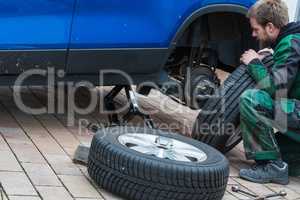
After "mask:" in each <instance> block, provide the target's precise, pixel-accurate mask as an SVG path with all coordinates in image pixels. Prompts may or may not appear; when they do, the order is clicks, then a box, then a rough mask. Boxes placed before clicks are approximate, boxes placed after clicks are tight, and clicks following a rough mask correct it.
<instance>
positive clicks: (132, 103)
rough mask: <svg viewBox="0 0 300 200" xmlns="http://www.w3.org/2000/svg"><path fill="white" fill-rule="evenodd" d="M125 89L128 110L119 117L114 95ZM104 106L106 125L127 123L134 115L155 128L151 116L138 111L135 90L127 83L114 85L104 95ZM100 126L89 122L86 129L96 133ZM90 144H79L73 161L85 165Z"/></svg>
mask: <svg viewBox="0 0 300 200" xmlns="http://www.w3.org/2000/svg"><path fill="white" fill-rule="evenodd" d="M122 89H124V90H125V93H126V97H127V100H128V102H129V110H128V112H127V113H126V114H125V115H124V116H123V117H122V118H120V117H119V115H118V114H117V113H116V106H115V101H114V99H115V97H116V96H117V95H118V94H119V93H120V92H121V91H122ZM104 106H105V109H106V110H107V111H109V112H110V113H109V115H108V119H109V125H108V126H122V125H124V126H125V125H127V123H128V122H129V121H130V120H132V119H133V118H134V117H135V116H138V117H141V118H142V119H143V120H144V123H145V125H146V126H147V127H149V128H155V126H154V123H153V121H152V119H151V117H150V116H149V115H148V114H145V113H142V112H141V111H140V108H139V105H138V102H137V97H136V95H135V92H134V91H133V89H132V87H131V86H128V85H123V86H122V85H120V86H115V87H114V88H113V89H112V90H111V91H110V92H109V93H108V94H107V95H106V96H105V97H104ZM101 127H102V126H99V125H98V124H93V123H90V124H89V125H88V126H87V128H88V130H90V131H92V132H94V133H96V132H97V131H98V130H99V129H100V128H101ZM89 150H90V146H89V145H85V144H80V145H79V146H78V147H77V149H76V151H75V154H74V158H73V161H74V162H75V163H79V164H83V165H86V164H87V161H88V155H89Z"/></svg>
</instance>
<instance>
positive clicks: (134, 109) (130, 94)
mask: <svg viewBox="0 0 300 200" xmlns="http://www.w3.org/2000/svg"><path fill="white" fill-rule="evenodd" d="M122 89H124V90H125V93H126V97H127V100H128V102H129V110H128V112H127V113H126V114H125V115H124V116H123V117H122V118H121V120H120V118H119V116H118V114H117V113H116V112H115V111H116V106H115V101H114V98H115V97H116V96H117V95H118V94H119V93H120V92H121V91H122ZM104 105H105V108H106V109H107V110H108V111H110V112H111V113H110V114H109V115H108V117H109V123H110V126H114V125H126V124H127V123H128V122H129V121H130V120H132V119H133V118H134V117H135V116H138V117H141V118H142V119H143V120H144V122H145V125H146V126H147V127H149V128H154V123H153V121H152V119H151V118H150V116H149V115H147V114H145V113H142V112H141V111H140V108H139V105H138V102H137V97H136V94H135V92H134V91H133V89H132V87H131V86H128V85H125V86H115V87H114V88H113V89H112V90H111V91H110V92H109V93H108V94H107V95H106V96H105V97H104Z"/></svg>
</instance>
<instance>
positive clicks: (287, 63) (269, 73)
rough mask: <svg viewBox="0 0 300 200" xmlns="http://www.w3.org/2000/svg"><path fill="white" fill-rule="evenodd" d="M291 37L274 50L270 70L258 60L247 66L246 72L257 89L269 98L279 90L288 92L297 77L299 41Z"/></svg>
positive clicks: (299, 56) (299, 58)
mask: <svg viewBox="0 0 300 200" xmlns="http://www.w3.org/2000/svg"><path fill="white" fill-rule="evenodd" d="M289 37H290V38H289ZM291 37H292V36H288V38H285V39H284V40H283V41H282V42H280V44H279V45H278V47H277V48H276V50H275V54H274V57H273V58H274V62H275V63H274V66H272V68H266V67H265V66H264V65H263V63H262V62H261V61H260V60H259V59H254V60H252V61H251V62H250V63H249V65H248V71H249V73H250V74H251V76H252V77H253V78H254V79H255V81H256V82H257V83H258V85H259V87H260V88H261V89H263V90H265V91H266V92H268V93H269V94H270V95H271V96H274V94H275V92H276V91H277V90H280V89H287V91H289V89H290V88H291V87H292V85H293V82H294V80H295V78H296V76H297V73H298V67H299V66H298V65H299V61H300V53H299V52H300V44H299V40H295V39H293V38H291Z"/></svg>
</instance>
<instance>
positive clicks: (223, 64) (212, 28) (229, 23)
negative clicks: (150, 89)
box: [169, 12, 258, 71]
mask: <svg viewBox="0 0 300 200" xmlns="http://www.w3.org/2000/svg"><path fill="white" fill-rule="evenodd" d="M248 21H249V20H248V19H247V18H246V16H245V15H244V14H241V13H233V12H214V13H208V14H204V15H202V16H199V17H197V19H196V20H194V21H193V22H192V23H191V24H190V25H189V26H188V27H187V28H186V29H185V31H184V32H183V33H182V34H181V35H180V37H179V38H177V41H176V42H174V44H175V46H174V47H173V51H172V54H171V56H170V58H171V59H170V60H171V61H172V62H174V61H175V62H177V61H178V60H181V59H182V58H183V57H184V56H189V54H190V52H191V49H192V48H198V49H199V51H201V49H202V51H203V50H204V51H203V52H202V55H201V56H203V57H204V58H205V57H206V58H207V57H208V56H211V57H215V59H216V61H217V65H218V67H220V68H227V70H226V69H225V70H226V71H231V70H232V68H233V67H235V66H238V65H239V58H240V55H241V54H242V53H243V51H245V50H247V49H249V48H254V49H257V47H258V45H257V42H256V41H255V40H254V39H253V38H252V37H251V28H250V25H249V22H248ZM209 54H210V55H209ZM211 54H213V55H211ZM174 57H175V58H174ZM204 60H206V62H208V61H207V60H209V59H204ZM216 61H214V62H216ZM169 64H170V63H169ZM208 64H210V63H208ZM230 68H231V70H230Z"/></svg>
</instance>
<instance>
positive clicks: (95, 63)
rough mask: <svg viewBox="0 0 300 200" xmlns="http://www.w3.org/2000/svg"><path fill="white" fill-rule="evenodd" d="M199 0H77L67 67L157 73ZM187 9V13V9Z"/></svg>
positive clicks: (75, 71)
mask: <svg viewBox="0 0 300 200" xmlns="http://www.w3.org/2000/svg"><path fill="white" fill-rule="evenodd" d="M201 2H202V0H185V1H182V0H109V1H108V0H77V6H76V12H75V16H74V20H73V26H72V34H71V35H72V36H71V44H70V54H69V57H68V58H69V60H68V72H69V73H71V74H95V73H98V72H99V70H102V69H118V70H122V71H124V72H127V73H130V74H133V73H134V74H151V73H155V72H157V71H158V70H159V69H160V67H161V64H162V63H163V62H164V61H165V60H166V55H167V53H168V47H169V45H170V41H171V39H172V37H173V36H174V35H175V33H176V31H177V29H178V27H179V26H180V24H181V23H182V21H184V19H185V18H184V17H186V16H185V15H188V14H191V13H190V11H189V9H191V7H193V6H194V7H195V8H197V7H199V5H201ZM188 11H189V12H188Z"/></svg>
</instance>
